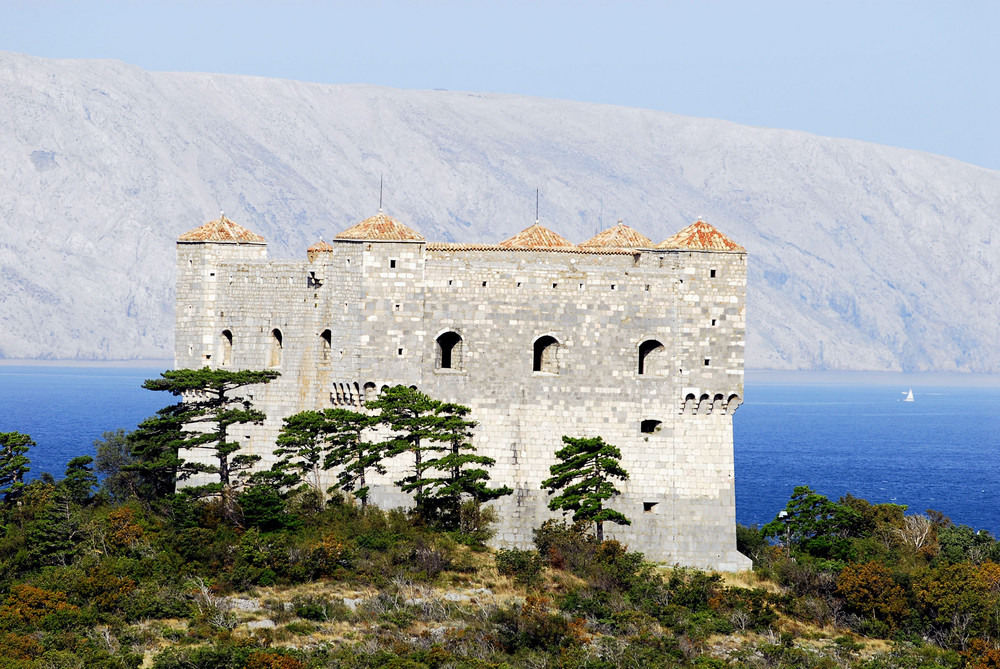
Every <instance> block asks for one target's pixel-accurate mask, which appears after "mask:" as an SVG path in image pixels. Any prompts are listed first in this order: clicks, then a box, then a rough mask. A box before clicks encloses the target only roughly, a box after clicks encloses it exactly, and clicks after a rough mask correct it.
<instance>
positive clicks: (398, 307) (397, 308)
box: [395, 304, 403, 311]
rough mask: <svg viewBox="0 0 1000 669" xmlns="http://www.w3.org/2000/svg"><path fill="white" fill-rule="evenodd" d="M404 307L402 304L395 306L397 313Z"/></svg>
mask: <svg viewBox="0 0 1000 669" xmlns="http://www.w3.org/2000/svg"><path fill="white" fill-rule="evenodd" d="M402 306H403V305H401V304H397V305H395V310H396V311H399V310H400V309H401V308H402Z"/></svg>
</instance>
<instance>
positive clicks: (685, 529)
mask: <svg viewBox="0 0 1000 669" xmlns="http://www.w3.org/2000/svg"><path fill="white" fill-rule="evenodd" d="M335 229H339V227H338V228H335ZM328 239H329V241H322V240H321V241H320V242H318V243H316V244H314V245H312V246H310V247H309V248H308V249H307V250H306V254H305V255H306V257H305V258H303V259H299V260H282V261H273V260H268V259H267V256H266V244H265V243H264V240H263V239H262V238H261V237H259V236H258V235H256V234H254V233H252V232H250V231H249V230H247V229H245V228H242V227H241V226H238V225H237V224H235V223H233V222H232V221H230V220H228V219H226V218H225V217H220V218H219V219H218V220H216V221H212V222H211V223H208V224H205V225H203V226H201V227H199V228H196V229H195V230H192V231H191V232H188V233H185V234H184V235H183V236H182V237H181V238H180V239H179V240H178V263H179V266H178V291H177V292H178V303H177V337H176V340H177V349H176V360H177V365H178V366H179V367H200V366H203V365H206V364H207V365H210V366H218V367H221V368H229V369H261V368H273V369H276V370H278V371H280V372H281V376H280V377H279V378H278V379H276V380H275V381H273V382H271V383H269V384H267V385H266V386H264V387H261V388H259V389H254V390H253V399H254V403H255V405H256V406H257V407H258V408H260V409H261V410H262V411H264V412H265V413H266V414H267V416H268V418H267V420H266V421H265V423H264V424H263V425H260V426H247V428H246V430H245V432H243V433H242V434H241V435H240V441H241V443H242V445H243V448H244V449H245V450H246V451H247V452H248V453H251V454H254V455H260V456H261V457H262V461H261V466H262V467H264V468H267V467H269V466H270V465H271V464H272V463H273V462H274V460H275V457H274V456H273V449H274V442H275V439H276V438H277V435H278V433H279V431H280V429H281V424H282V419H283V418H285V417H287V416H289V415H291V414H293V413H297V412H299V411H303V410H307V409H315V410H320V409H326V408H330V407H346V408H352V409H354V410H364V401H365V400H366V399H370V398H373V397H375V396H377V394H378V392H379V391H380V390H381V389H382V388H384V387H387V386H393V385H397V384H401V385H406V386H413V387H416V388H418V389H420V390H421V391H423V392H426V393H427V394H428V395H430V396H432V397H435V398H437V399H440V400H443V401H447V402H457V403H459V404H464V405H467V406H469V407H470V408H471V410H472V413H471V416H470V417H471V418H472V419H474V420H476V421H477V423H478V427H477V428H476V430H475V435H474V443H475V445H476V447H477V449H478V451H479V452H480V453H481V454H483V455H487V456H489V457H492V458H494V459H495V460H496V463H497V464H496V466H495V467H494V468H493V469H492V471H491V477H492V479H493V480H494V481H495V482H496V483H498V484H504V485H509V486H511V487H512V488H514V489H515V493H516V494H515V495H513V496H511V497H507V498H503V499H501V500H498V501H497V502H496V504H497V509H498V516H499V518H500V521H499V523H498V526H497V530H498V532H497V538H496V542H497V543H498V544H499V545H502V546H519V547H528V546H530V545H531V541H532V535H531V530H532V528H534V527H537V526H538V525H540V524H541V523H542V522H544V521H545V520H547V519H549V518H551V517H552V515H553V514H552V513H551V512H549V511H548V508H547V502H548V497H547V495H546V494H545V493H544V492H543V491H542V490H541V488H540V482H541V481H542V480H543V479H544V478H547V477H548V475H549V467H550V466H551V465H552V464H553V462H554V453H555V451H556V450H557V449H559V448H561V447H562V443H561V437H562V435H569V436H585V437H589V436H601V437H603V438H604V439H605V440H606V441H608V442H609V443H613V444H615V445H616V446H618V447H619V448H620V449H621V451H622V454H623V465H624V467H625V469H626V470H627V471H629V473H630V475H631V476H630V479H629V480H628V481H627V482H624V483H623V484H622V486H621V489H622V495H620V496H619V497H616V498H614V499H613V500H611V502H610V504H611V506H613V507H614V508H615V509H617V510H619V511H621V512H622V513H624V514H625V515H626V516H627V517H628V518H629V519H631V521H632V525H631V526H628V527H619V526H613V527H606V528H605V529H606V532H607V534H608V536H609V537H612V538H615V539H618V540H619V541H622V542H623V543H625V544H628V545H629V546H630V547H631V548H632V549H634V550H641V551H643V552H644V553H645V554H646V556H647V557H648V558H650V559H652V560H661V561H664V562H667V563H669V564H682V565H690V566H695V567H702V568H715V569H737V568H743V567H746V566H748V564H749V561H748V560H746V558H744V557H742V556H740V555H739V554H738V553H737V552H736V543H735V508H736V507H735V504H736V503H735V484H734V461H733V433H732V428H733V425H732V414H733V412H734V411H735V410H736V409H737V407H738V406H739V405H740V402H741V401H742V396H743V340H744V327H745V326H744V323H745V320H744V319H745V286H746V252H745V250H744V249H743V247H741V246H739V245H738V244H736V243H735V242H733V241H732V240H730V239H729V238H728V237H726V236H725V235H723V234H722V233H721V232H719V231H718V230H717V229H715V228H714V227H713V226H711V225H709V224H708V223H705V222H704V221H701V220H699V221H696V222H695V223H693V224H691V225H689V226H687V227H686V228H684V229H683V230H681V231H680V232H678V233H677V234H675V235H673V236H671V237H669V238H668V239H667V240H665V241H664V242H662V243H661V244H655V243H654V242H653V241H652V240H651V239H650V238H649V237H647V236H646V235H644V234H642V233H641V232H639V231H638V230H635V229H633V228H631V227H629V226H627V225H624V224H623V223H621V222H620V221H619V224H618V225H616V226H613V227H611V228H609V229H608V230H604V231H602V232H600V233H599V234H597V235H596V236H595V237H593V238H591V239H589V240H587V241H585V242H582V243H580V244H574V243H573V242H572V241H570V240H568V239H566V238H565V237H563V236H561V235H559V234H557V233H556V232H554V231H553V230H551V229H549V228H547V227H544V226H542V225H540V224H539V223H538V222H537V221H536V222H535V224H534V225H531V226H529V227H528V228H526V229H524V230H522V231H520V232H519V233H517V234H515V235H513V236H511V237H509V238H507V239H505V240H504V241H502V242H492V243H481V244H442V243H432V244H429V243H427V241H426V240H425V239H424V237H423V235H421V234H420V232H418V231H417V230H415V229H413V228H412V227H410V226H409V225H406V224H405V223H403V222H401V221H399V220H396V219H394V218H392V217H390V216H388V215H386V214H384V213H382V212H381V211H379V212H378V213H377V214H376V215H374V216H371V217H369V218H366V219H364V220H362V221H361V222H359V223H355V224H353V225H351V226H349V227H347V228H346V229H343V230H342V231H341V232H339V233H336V234H334V235H333V236H332V237H329V238H328ZM410 464H411V463H409V462H407V461H406V460H405V458H396V459H394V460H392V461H390V462H389V472H388V473H387V474H386V475H385V476H384V477H377V476H375V477H373V478H372V480H371V481H370V485H371V499H372V500H373V501H374V502H375V503H376V504H378V505H380V506H382V507H383V508H386V507H388V508H394V507H398V506H409V505H410V504H411V502H412V500H411V499H410V498H409V497H408V496H407V495H405V494H403V493H401V492H400V491H399V489H398V488H397V487H396V486H394V485H393V481H396V480H399V479H401V478H402V477H403V476H405V475H406V473H407V472H406V470H407V467H408V466H410ZM334 473H335V472H328V473H327V476H328V480H326V481H324V482H323V485H322V488H324V489H325V487H326V486H327V485H329V484H330V483H332V482H333V475H334ZM197 482H198V481H196V480H192V483H197Z"/></svg>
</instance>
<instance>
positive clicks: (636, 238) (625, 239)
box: [580, 221, 656, 249]
mask: <svg viewBox="0 0 1000 669" xmlns="http://www.w3.org/2000/svg"><path fill="white" fill-rule="evenodd" d="M580 246H581V247H583V248H594V247H597V248H619V249H651V248H653V247H654V246H656V245H655V244H654V243H653V240H652V239H650V238H649V237H647V236H646V235H644V234H642V233H641V232H639V231H637V230H634V229H633V228H630V227H629V226H627V225H625V224H624V223H622V222H621V221H618V225H616V226H614V227H611V228H608V229H607V230H603V231H601V232H599V233H597V234H596V235H594V236H593V237H591V238H590V239H588V240H587V241H585V242H582V243H581V244H580Z"/></svg>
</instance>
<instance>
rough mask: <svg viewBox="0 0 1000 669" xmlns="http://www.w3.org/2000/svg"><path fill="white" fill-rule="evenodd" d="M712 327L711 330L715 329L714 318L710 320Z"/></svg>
mask: <svg viewBox="0 0 1000 669" xmlns="http://www.w3.org/2000/svg"><path fill="white" fill-rule="evenodd" d="M712 327H713V328H714V327H715V319H714V318H713V319H712Z"/></svg>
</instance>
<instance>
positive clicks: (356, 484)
mask: <svg viewBox="0 0 1000 669" xmlns="http://www.w3.org/2000/svg"><path fill="white" fill-rule="evenodd" d="M323 413H324V417H325V418H326V421H327V426H328V428H327V436H326V439H327V442H328V443H329V445H330V451H329V452H328V453H327V455H326V459H325V460H324V462H323V468H324V469H334V468H340V471H339V472H338V473H337V483H336V484H335V485H333V486H331V487H330V489H331V490H333V489H334V488H337V489H340V490H343V491H345V492H350V493H352V494H353V495H354V496H355V497H357V498H358V499H360V500H361V508H362V509H364V508H365V507H367V506H368V492H369V487H368V479H367V474H368V472H369V471H374V472H376V473H378V474H385V467H384V466H382V458H383V456H384V452H383V451H382V449H381V448H380V446H379V445H378V444H373V443H371V442H368V441H365V440H364V438H363V435H364V433H365V432H366V431H367V430H368V429H369V428H371V427H373V426H374V425H377V424H378V418H375V417H372V416H367V415H365V414H362V413H357V412H355V411H348V410H347V409H327V410H326V411H324V412H323Z"/></svg>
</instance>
